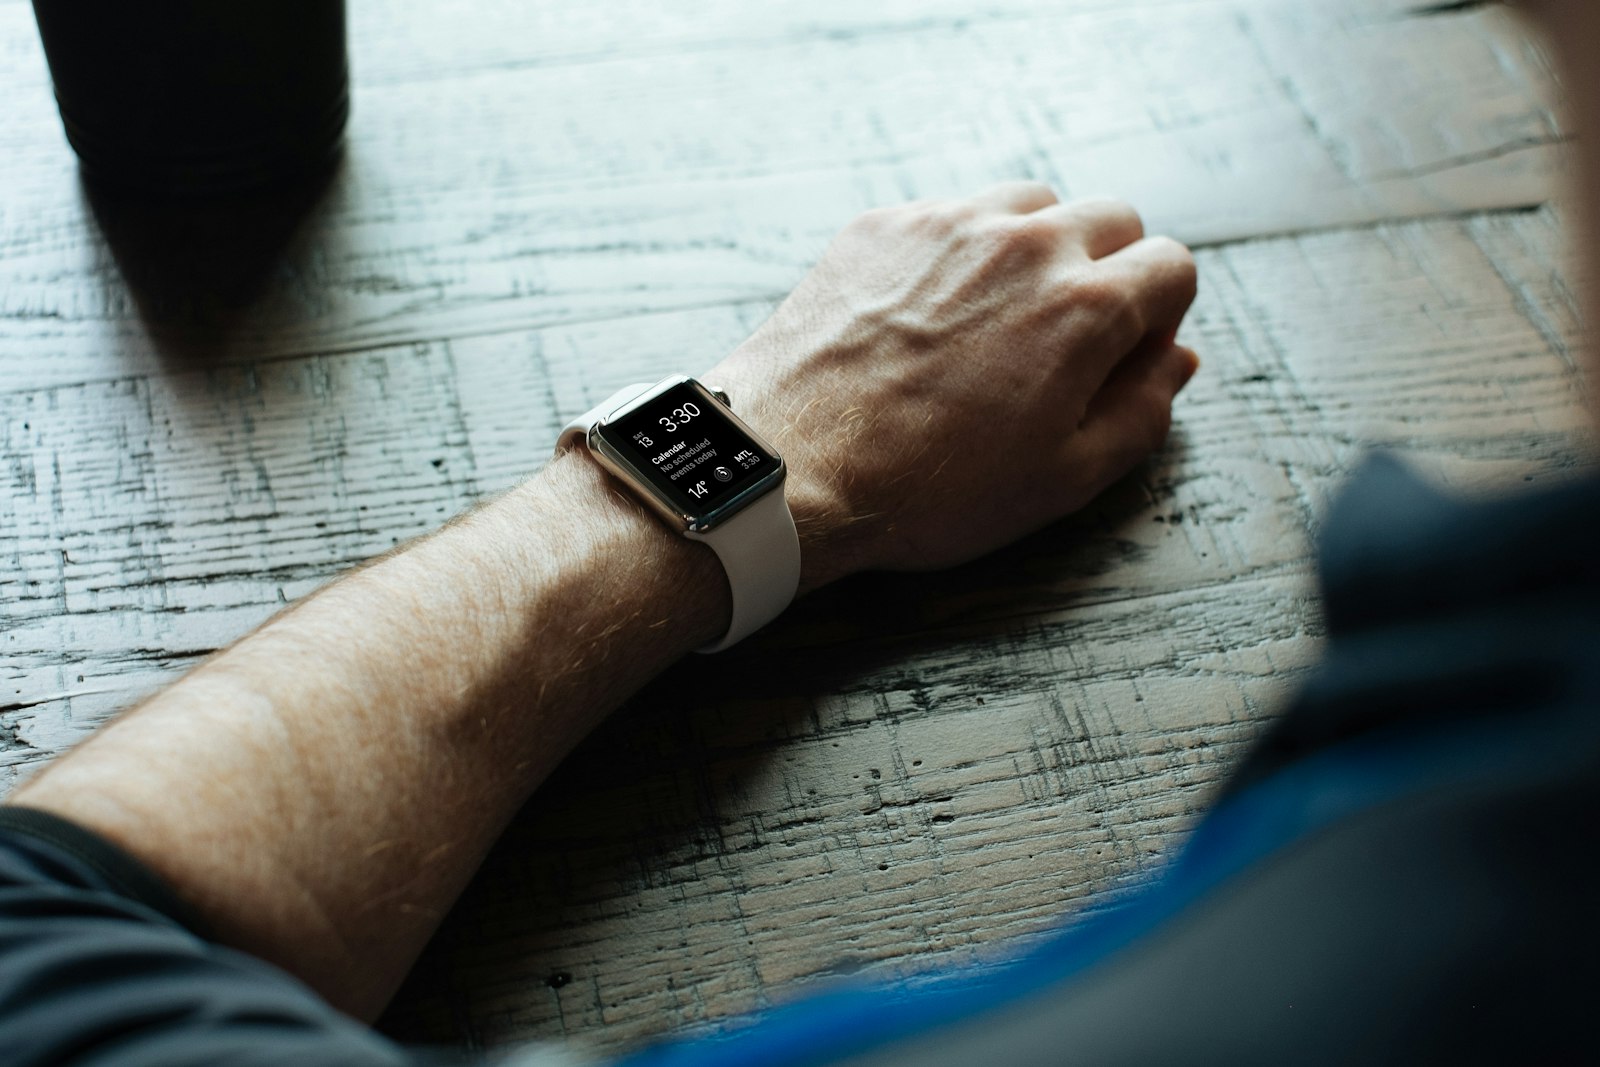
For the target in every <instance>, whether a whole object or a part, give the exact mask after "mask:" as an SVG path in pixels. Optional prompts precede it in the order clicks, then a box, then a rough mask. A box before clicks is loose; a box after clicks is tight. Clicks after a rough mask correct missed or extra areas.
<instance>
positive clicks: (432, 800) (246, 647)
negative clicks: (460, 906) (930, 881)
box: [13, 454, 729, 1014]
mask: <svg viewBox="0 0 1600 1067" xmlns="http://www.w3.org/2000/svg"><path fill="white" fill-rule="evenodd" d="M728 611H729V605H728V592H727V583H726V579H725V578H724V577H723V574H722V571H721V568H720V566H719V565H718V563H717V560H716V558H715V557H714V556H713V555H712V553H711V552H710V550H709V549H707V548H706V547H704V546H702V545H697V544H693V543H691V542H688V541H684V540H683V539H681V538H679V537H677V536H675V535H673V534H672V533H670V532H669V531H667V530H666V529H665V528H664V527H663V526H662V525H661V524H660V523H658V522H657V521H655V520H654V519H653V518H651V517H649V516H648V515H647V514H646V513H645V512H644V511H643V509H642V508H640V507H639V505H638V504H636V503H634V502H633V501H631V500H628V499H625V498H624V497H622V496H620V495H619V494H618V491H617V489H616V488H615V487H614V486H613V485H612V484H610V483H608V482H607V481H606V480H605V478H604V476H603V475H602V474H601V473H600V471H599V470H598V468H597V467H596V466H595V465H594V464H593V463H592V462H591V461H589V460H587V459H586V458H584V457H582V456H578V455H570V454H569V455H568V456H565V457H563V458H561V459H558V460H556V461H554V462H553V463H552V464H551V465H550V467H549V468H547V469H546V470H545V471H544V472H543V473H542V474H541V475H540V476H538V477H536V478H533V479H531V480H530V481H528V482H527V483H525V484H524V485H522V486H520V487H518V488H517V489H515V490H513V491H512V492H510V493H508V494H507V495H505V496H504V497H501V498H499V499H497V500H495V501H493V502H492V503H490V504H488V505H486V506H484V507H482V508H480V509H478V510H476V511H474V512H471V513H469V514H468V515H466V516H464V517H462V518H461V519H459V520H457V521H456V522H454V523H452V524H451V525H450V526H448V527H446V528H445V529H443V530H441V531H439V532H438V533H436V534H434V535H432V536H430V537H428V538H426V539H424V540H422V541H419V542H417V543H415V544H413V545H411V546H409V547H407V548H406V549H404V550H402V551H400V552H397V553H394V554H392V555H390V556H388V557H386V558H384V559H382V560H380V561H378V562H376V563H374V564H372V565H371V566H368V567H365V568H362V569H361V570H358V571H356V572H354V573H352V574H350V575H348V576H346V577H345V578H343V579H342V580H340V581H339V582H336V583H334V584H333V585H331V586H329V587H328V588H326V589H324V590H323V591H321V592H320V593H318V594H317V595H315V596H313V597H311V598H310V599H309V600H307V601H305V602H303V603H301V604H300V605H298V606H296V607H295V608H293V609H291V610H289V611H287V612H285V613H284V614H282V615H280V616H278V617H277V618H275V619H273V620H272V621H270V622H269V623H267V624H266V625H265V626H264V627H262V628H261V629H260V630H259V631H257V632H256V633H255V634H253V635H251V636H250V637H249V638H247V639H245V640H244V641H242V642H240V643H239V644H238V645H236V646H234V647H233V648H231V649H229V650H228V651H226V652H224V653H222V654H220V655H218V656H217V657H216V658H214V659H212V660H211V661H209V662H208V663H206V664H205V665H204V666H202V667H201V668H200V669H198V670H196V671H195V672H194V673H193V674H191V675H189V676H188V677H187V678H185V679H184V680H183V681H181V682H180V683H178V684H177V685H175V686H174V687H172V688H171V689H169V690H167V691H165V692H163V693H161V694H160V695H159V696H157V697H155V698H153V699H152V700H150V701H148V702H146V703H145V704H144V705H143V706H142V707H141V708H139V709H138V710H136V711H135V712H134V713H132V714H131V715H129V716H127V717H125V718H124V719H122V720H120V721H118V722H117V723H115V724H114V725H112V726H111V727H110V728H108V729H107V730H106V731H104V732H103V733H102V734H100V735H99V736H98V737H96V738H94V739H93V740H92V741H91V742H90V743H88V744H87V745H85V746H84V747H83V748H82V749H80V750H79V751H77V752H76V753H74V754H73V755H72V756H71V757H70V758H68V759H66V760H64V761H62V763H61V764H59V765H58V766H56V767H54V768H52V769H51V770H50V771H49V772H47V773H45V774H43V775H41V776H40V778H39V779H37V780H36V781H35V782H34V783H32V784H30V785H29V786H26V787H24V788H23V789H22V790H20V791H19V792H18V793H17V794H16V796H15V797H14V798H13V800H14V802H16V803H19V804H26V805H30V806H35V807H41V808H45V809H48V810H50V811H53V812H55V813H57V814H60V815H63V816H66V817H68V818H71V819H74V820H76V821H77V822H79V823H81V824H83V825H85V826H87V827H89V828H91V829H94V830H97V831H99V832H100V833H102V834H104V835H105V836H107V837H108V838H110V839H111V840H113V841H115V842H117V843H119V844H121V845H122V846H123V847H125V848H126V849H128V850H129V851H130V852H132V853H133V854H134V855H135V856H137V857H138V858H139V859H141V860H143V861H144V862H145V863H147V864H148V865H149V866H151V867H152V868H154V869H155V870H156V871H158V872H160V873H161V874H163V875H164V876H165V877H166V878H167V879H168V880H169V881H171V882H172V884H173V885H174V886H175V887H176V888H177V889H178V890H179V891H180V892H181V893H183V894H184V895H185V896H187V897H188V898H189V899H190V900H191V901H192V902H193V903H194V904H196V905H197V906H198V907H199V909H200V911H201V913H202V914H203V915H204V916H205V917H206V918H207V919H208V920H209V921H210V922H211V923H212V924H214V926H215V928H216V932H217V934H218V935H219V936H221V937H222V938H223V939H224V940H226V941H228V942H230V943H232V944H235V945H237V946H239V947H243V948H245V949H248V950H250V951H252V952H254V953H256V954H257V955H260V956H263V957H265V958H267V959H269V960H272V961H274V962H276V963H279V964H281V965H283V966H285V967H287V968H288V969H289V970H291V971H292V972H294V973H296V974H297V975H299V976H300V977H302V978H304V979H306V980H308V981H310V982H311V983H312V984H313V985H314V986H316V987H317V988H318V989H319V990H320V991H321V992H323V993H324V994H325V995H326V996H328V997H329V998H330V999H332V1000H333V1001H334V1002H335V1003H336V1004H338V1005H339V1006H341V1007H344V1008H346V1009H347V1010H350V1011H352V1012H354V1013H357V1014H366V1013H372V1012H375V1011H376V1010H378V1009H379V1008H380V1007H381V1006H382V1004H383V1002H384V1000H385V999H386V998H387V997H388V995H389V994H390V993H391V992H392V989H393V987H394V985H395V984H397V983H398V981H399V979H400V978H401V977H402V976H403V975H404V973H405V970H406V968H407V967H408V966H409V965H410V963H411V961H412V959H413V958H414V956H415V954H416V953H417V952H418V951H419V950H420V949H421V947H422V945H423V943H424V942H425V941H426V939H427V937H428V936H429V934H430V933H431V932H432V930H433V928H434V925H435V924H436V923H437V921H438V918H439V916H440V915H441V914H442V913H443V912H444V910H446V909H447V908H448V907H449V905H450V903H451V902H452V901H453V900H454V899H455V897H456V895H457V893H459V891H460V890H461V888H462V886H463V884H464V883H465V881H466V880H467V879H468V878H469V877H470V876H471V874H472V872H473V870H474V869H475V868H476V866H477V864H478V862H479V861H480V859H481V857H482V855H483V853H484V852H485V850H486V849H487V848H488V847H489V845H490V844H491V843H492V842H493V840H494V838H495V837H496V836H497V835H498V834H499V832H500V831H501V829H502V828H503V826H504V824H505V821H506V820H507V819H508V818H509V817H510V816H511V814H512V813H513V812H515V811H516V809H517V808H518V806H519V805H520V804H521V803H522V802H523V801H524V800H525V799H526V798H527V796H528V793H529V792H530V791H531V790H532V789H533V787H534V786H535V785H537V784H538V782H539V781H541V780H542V779H543V778H544V777H545V776H546V775H547V774H548V773H549V771H550V770H551V769H552V768H553V767H554V766H555V764H556V763H557V762H558V761H559V760H560V759H561V758H562V757H563V756H564V755H565V754H566V753H567V752H568V751H569V750H570V749H571V748H572V746H573V745H575V744H576V743H577V742H578V741H579V740H580V739H581V738H582V737H583V736H584V735H585V734H586V733H587V732H588V731H589V730H590V729H591V728H592V727H593V726H594V724H595V723H596V722H598V721H599V719H600V718H601V717H603V716H604V715H605V714H606V713H607V712H609V711H610V710H611V709H612V708H613V707H615V706H616V705H617V704H618V703H620V702H621V701H622V700H624V699H626V697H627V696H628V695H629V694H630V693H632V692H633V691H634V690H635V689H637V688H638V687H639V686H640V685H642V684H643V683H644V682H645V681H647V680H648V679H649V678H651V677H652V676H653V675H655V674H656V673H658V672H659V671H661V670H662V669H664V668H665V667H666V666H667V665H669V664H670V663H671V662H673V661H674V660H675V659H677V658H678V657H679V656H681V655H682V654H683V653H684V652H686V651H688V650H689V649H692V648H694V647H696V646H697V645H699V644H703V643H705V642H706V641H708V640H710V639H712V638H714V637H715V636H716V634H717V633H718V632H720V631H719V626H725V625H726V620H727V616H728ZM285 828H290V829H293V828H305V830H306V832H303V833H295V832H289V833H285V832H284V830H285Z"/></svg>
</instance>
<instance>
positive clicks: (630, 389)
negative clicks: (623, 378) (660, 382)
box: [556, 382, 650, 455]
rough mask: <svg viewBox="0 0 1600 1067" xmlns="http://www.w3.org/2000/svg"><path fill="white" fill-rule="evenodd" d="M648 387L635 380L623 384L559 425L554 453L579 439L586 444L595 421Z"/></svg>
mask: <svg viewBox="0 0 1600 1067" xmlns="http://www.w3.org/2000/svg"><path fill="white" fill-rule="evenodd" d="M649 388H650V385H649V383H645V384H643V385H641V384H639V383H637V382H635V383H634V384H633V385H625V386H623V387H622V388H621V389H618V390H617V391H616V392H614V393H612V394H611V395H610V396H608V397H606V398H605V399H604V400H602V401H600V403H598V404H596V405H595V406H594V407H592V408H590V409H589V410H588V411H585V412H584V413H583V414H582V415H579V416H578V417H577V418H575V419H573V420H572V421H571V422H569V423H567V424H566V425H565V426H563V427H561V436H560V437H558V438H556V454H557V455H560V454H561V453H562V452H565V451H566V450H567V449H569V448H571V447H572V446H573V445H575V444H577V443H579V442H580V441H581V442H583V443H584V444H585V445H587V444H588V443H589V431H590V430H591V429H593V428H594V424H595V423H597V422H599V421H600V420H601V419H603V418H605V417H606V416H607V415H609V414H611V413H612V412H613V411H615V410H617V409H618V408H620V407H621V406H622V405H624V404H626V403H627V402H628V401H630V400H632V399H633V398H634V397H636V396H638V395H639V394H640V393H642V392H644V391H645V390H646V389H649Z"/></svg>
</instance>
